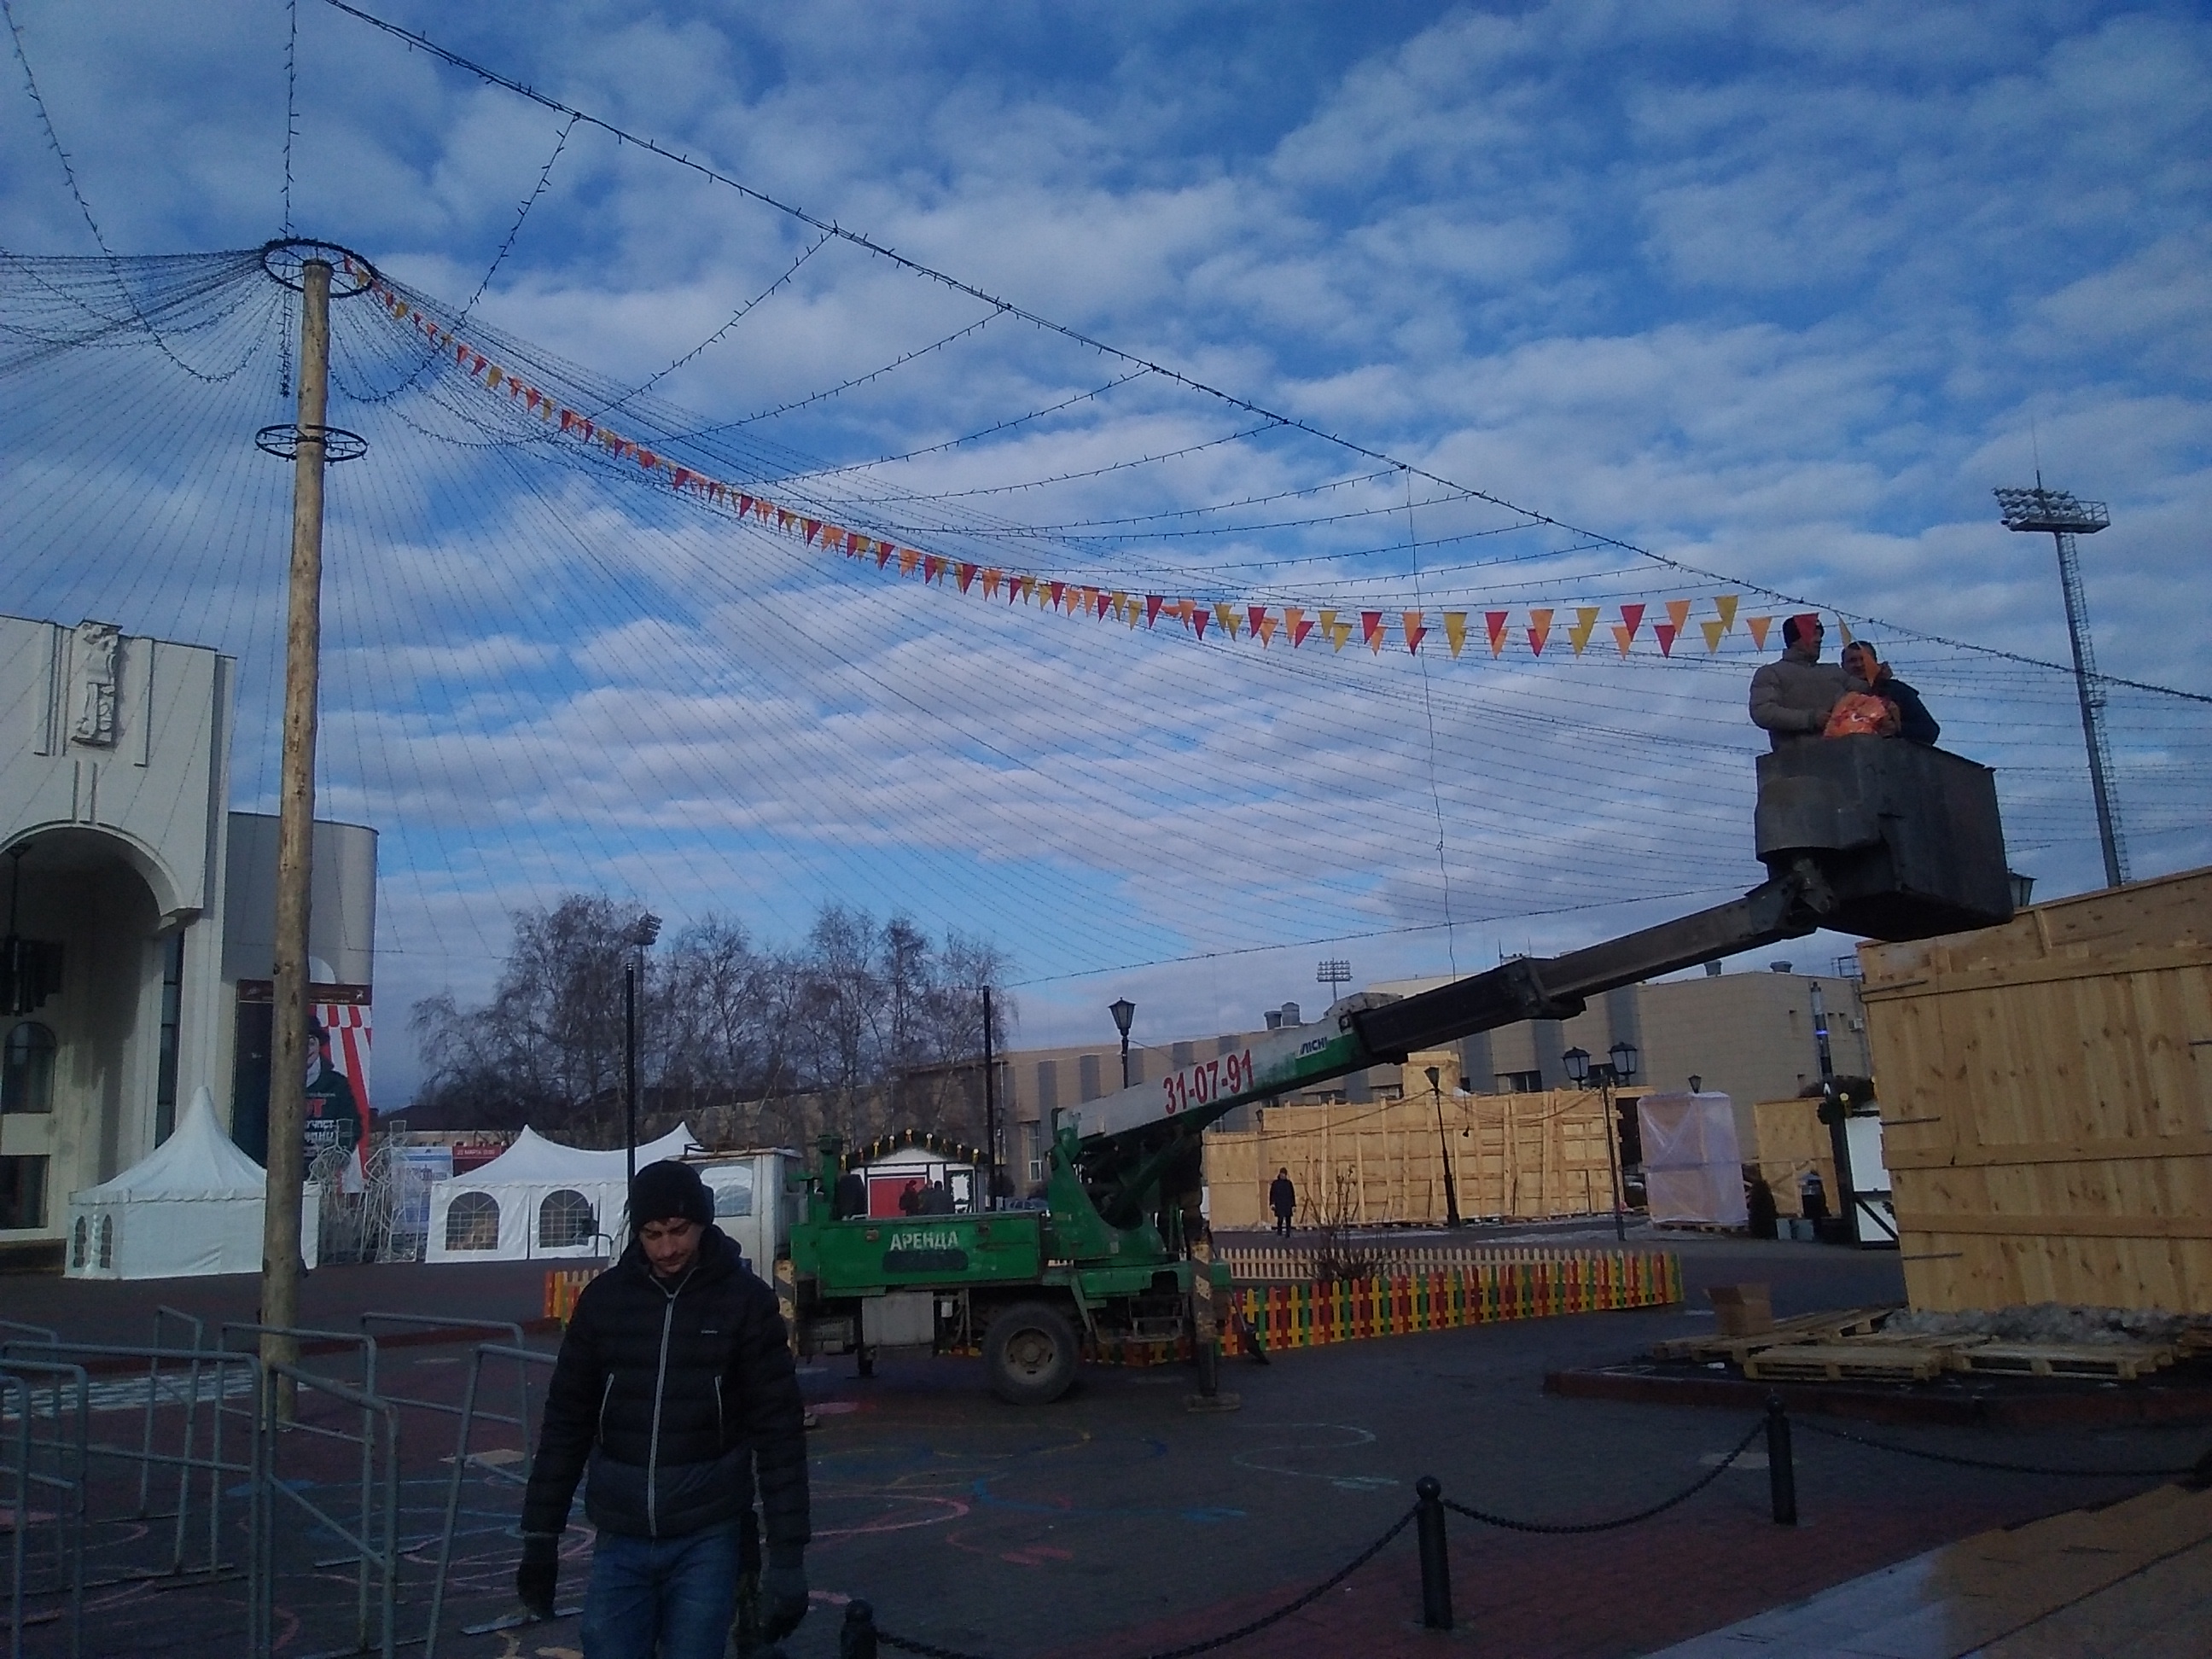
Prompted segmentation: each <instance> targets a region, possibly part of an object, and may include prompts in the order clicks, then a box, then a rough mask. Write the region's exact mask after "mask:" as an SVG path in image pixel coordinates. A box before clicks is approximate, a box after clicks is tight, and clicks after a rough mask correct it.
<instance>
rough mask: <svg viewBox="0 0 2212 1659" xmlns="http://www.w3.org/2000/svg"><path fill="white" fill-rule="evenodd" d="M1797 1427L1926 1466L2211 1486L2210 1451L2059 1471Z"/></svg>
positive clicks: (1818, 1426) (1811, 1425) (1846, 1431)
mask: <svg viewBox="0 0 2212 1659" xmlns="http://www.w3.org/2000/svg"><path fill="white" fill-rule="evenodd" d="M1796 1426H1797V1427H1799V1428H1801V1429H1804V1430H1807V1431H1809V1432H1811V1433H1814V1434H1817V1435H1820V1436H1823V1437H1826V1438H1827V1439H1830V1440H1848V1441H1849V1442H1850V1443H1851V1444H1853V1445H1854V1446H1866V1447H1869V1448H1871V1449H1873V1450H1875V1451H1885V1452H1894V1453H1896V1454H1897V1455H1899V1457H1917V1458H1922V1459H1924V1460H1925V1461H1926V1462H1930V1463H1948V1464H1950V1465H1952V1466H1953V1467H1954V1468H1961V1469H1993V1470H1995V1471H1996V1472H1997V1473H1998V1474H2043V1475H2057V1476H2059V1477H2061V1478H2062V1479H2063V1478H2068V1477H2075V1478H2079V1479H2081V1480H2189V1479H2195V1480H2202V1481H2205V1482H2207V1483H2208V1484H2212V1451H2208V1452H2206V1453H2205V1454H2204V1455H2203V1456H2202V1457H2200V1458H2198V1459H2197V1461H2196V1462H2194V1463H2185V1464H2184V1465H2182V1467H2181V1468H2178V1469H2060V1468H2047V1467H2045V1465H2043V1464H2040V1463H2000V1462H1994V1461H1992V1460H1990V1459H1989V1458H1985V1457H1961V1456H1960V1455H1958V1454H1957V1453H1955V1452H1939V1451H1929V1450H1926V1449H1923V1448H1922V1447H1919V1446H1900V1445H1898V1444H1896V1443H1894V1442H1892V1441H1887V1440H1875V1439H1872V1438H1870V1437H1868V1436H1866V1435H1863V1434H1853V1433H1852V1432H1851V1431H1850V1430H1849V1429H1832V1428H1828V1427H1826V1425H1822V1424H1819V1423H1813V1422H1808V1421H1803V1420H1800V1421H1799V1422H1798V1423H1797V1425H1796Z"/></svg>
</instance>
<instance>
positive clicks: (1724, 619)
mask: <svg viewBox="0 0 2212 1659" xmlns="http://www.w3.org/2000/svg"><path fill="white" fill-rule="evenodd" d="M1735 605H1736V595H1735V594H1734V593H1723V594H1722V595H1721V596H1720V597H1719V598H1718V599H1715V600H1714V601H1713V609H1714V610H1716V611H1719V612H1720V613H1721V635H1722V637H1723V638H1726V637H1727V635H1728V631H1729V629H1731V628H1734V627H1735Z"/></svg>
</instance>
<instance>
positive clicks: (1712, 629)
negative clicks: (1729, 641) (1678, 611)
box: [1698, 622, 1728, 655]
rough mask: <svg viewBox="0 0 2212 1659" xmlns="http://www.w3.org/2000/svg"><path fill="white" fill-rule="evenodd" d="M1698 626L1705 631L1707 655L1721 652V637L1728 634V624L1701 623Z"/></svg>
mask: <svg viewBox="0 0 2212 1659" xmlns="http://www.w3.org/2000/svg"><path fill="white" fill-rule="evenodd" d="M1698 626H1699V629H1702V630H1703V631H1704V634H1705V651H1706V653H1707V654H1709V655H1710V654H1711V653H1713V652H1715V651H1717V650H1719V649H1720V648H1721V635H1723V634H1725V633H1727V632H1728V624H1727V623H1722V622H1701V623H1699V624H1698Z"/></svg>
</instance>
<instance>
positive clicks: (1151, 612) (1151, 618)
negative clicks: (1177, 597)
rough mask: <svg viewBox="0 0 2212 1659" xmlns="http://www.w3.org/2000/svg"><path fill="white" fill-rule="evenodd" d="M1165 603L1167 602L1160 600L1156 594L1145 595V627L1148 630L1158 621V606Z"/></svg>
mask: <svg viewBox="0 0 2212 1659" xmlns="http://www.w3.org/2000/svg"><path fill="white" fill-rule="evenodd" d="M1166 603H1167V601H1166V600H1164V599H1162V598H1161V597H1160V596H1159V595H1158V593H1147V594H1146V595H1145V626H1146V627H1147V628H1150V627H1152V625H1153V624H1154V623H1158V621H1159V619H1160V606H1161V605H1164V604H1166Z"/></svg>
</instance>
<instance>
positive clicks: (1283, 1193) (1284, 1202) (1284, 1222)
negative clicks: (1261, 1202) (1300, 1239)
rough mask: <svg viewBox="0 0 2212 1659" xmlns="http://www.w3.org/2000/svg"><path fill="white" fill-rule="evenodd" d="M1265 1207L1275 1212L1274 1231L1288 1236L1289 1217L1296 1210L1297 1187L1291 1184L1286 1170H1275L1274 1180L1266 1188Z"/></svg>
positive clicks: (1289, 1227)
mask: <svg viewBox="0 0 2212 1659" xmlns="http://www.w3.org/2000/svg"><path fill="white" fill-rule="evenodd" d="M1267 1207H1268V1208H1269V1209H1271V1210H1273V1212H1275V1231H1277V1232H1279V1233H1280V1234H1282V1235H1283V1236H1284V1237H1285V1238H1287V1237H1290V1232H1291V1217H1292V1216H1293V1215H1295V1214H1296V1213H1297V1207H1298V1189H1297V1188H1296V1187H1294V1186H1292V1185H1291V1172H1290V1171H1289V1170H1276V1171H1275V1179H1274V1182H1273V1184H1272V1185H1270V1186H1269V1187H1268V1188H1267Z"/></svg>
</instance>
